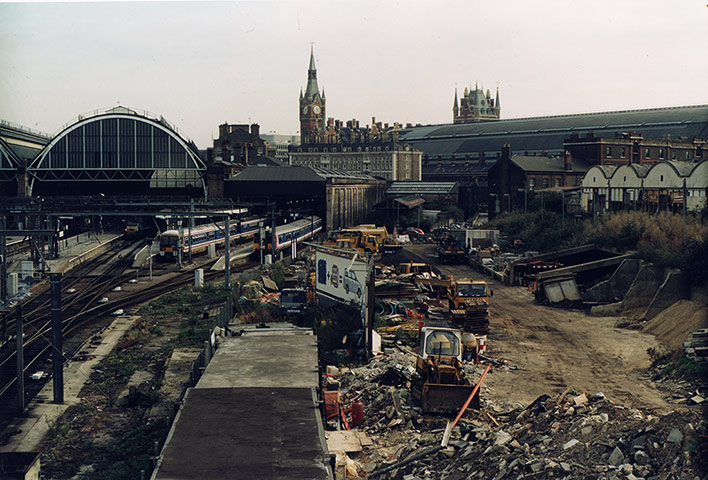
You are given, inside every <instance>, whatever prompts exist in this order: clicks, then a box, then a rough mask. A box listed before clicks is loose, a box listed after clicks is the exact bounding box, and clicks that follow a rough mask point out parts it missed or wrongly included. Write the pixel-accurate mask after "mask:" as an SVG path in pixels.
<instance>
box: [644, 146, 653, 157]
mask: <svg viewBox="0 0 708 480" xmlns="http://www.w3.org/2000/svg"><path fill="white" fill-rule="evenodd" d="M644 158H646V159H647V160H649V159H650V158H651V150H649V149H648V148H645V149H644Z"/></svg>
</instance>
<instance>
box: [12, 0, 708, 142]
mask: <svg viewBox="0 0 708 480" xmlns="http://www.w3.org/2000/svg"><path fill="white" fill-rule="evenodd" d="M311 43H314V51H315V60H316V63H317V76H318V82H319V85H320V89H322V88H323V87H324V89H325V93H326V97H327V116H329V117H334V118H337V119H340V120H348V119H352V118H357V119H359V120H360V122H361V124H362V125H364V124H369V123H371V117H372V116H375V117H376V120H377V121H383V122H388V123H393V122H401V123H408V122H410V123H423V124H430V123H449V122H451V119H452V103H453V96H454V90H455V87H457V88H458V89H459V91H460V94H461V92H462V90H464V88H465V87H466V86H470V85H474V84H475V82H477V83H479V85H480V86H483V87H484V89H487V88H488V89H490V90H491V91H492V92H494V91H495V89H496V88H497V86H498V87H499V93H500V100H501V102H500V103H501V115H502V118H519V117H530V116H545V115H558V114H569V113H585V112H599V111H609V110H625V109H636V108H654V107H667V106H679V105H697V104H706V103H708V7H707V6H706V1H705V0H700V1H697V0H680V1H670V0H638V1H623V0H610V1H605V0H599V1H598V0H595V1H592V2H579V1H569V0H558V1H546V0H535V1H496V2H490V1H488V2H481V1H473V0H464V1H434V0H426V1H419V0H400V1H382V0H378V1H369V0H357V1H332V0H327V1H311V0H307V1H294V0H293V1H281V2H269V1H249V2H213V3H212V2H208V3H207V2H155V3H145V2H133V3H110V2H109V3H106V2H101V3H0V119H3V120H7V121H11V122H15V123H19V124H21V125H24V126H27V127H31V128H34V129H37V130H40V131H44V132H47V133H57V132H58V131H59V130H60V129H61V128H62V126H63V125H64V124H66V123H68V122H72V121H73V120H74V119H75V118H76V117H77V116H78V115H80V114H82V113H86V112H90V111H93V110H105V109H107V108H111V107H113V106H116V105H118V104H120V105H124V106H127V107H130V108H133V109H136V110H141V111H143V110H144V111H149V112H152V113H154V114H157V115H162V116H164V117H165V119H167V120H168V121H169V122H171V123H172V124H173V125H175V126H176V127H178V128H179V130H180V132H181V133H183V134H184V135H185V136H187V137H189V138H191V139H192V140H194V141H195V142H196V143H197V145H198V146H199V147H200V148H206V147H208V146H210V145H211V139H212V138H213V137H214V136H216V134H217V131H218V125H219V124H221V123H224V122H228V123H258V124H260V126H261V132H264V133H269V132H276V133H281V134H295V133H297V132H299V121H298V96H299V93H300V89H303V90H304V88H305V85H306V83H307V67H308V61H309V55H310V44H311Z"/></svg>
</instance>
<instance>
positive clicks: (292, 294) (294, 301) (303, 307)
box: [279, 288, 308, 316]
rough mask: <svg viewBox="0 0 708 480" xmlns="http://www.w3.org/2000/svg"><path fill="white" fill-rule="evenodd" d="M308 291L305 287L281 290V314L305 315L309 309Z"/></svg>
mask: <svg viewBox="0 0 708 480" xmlns="http://www.w3.org/2000/svg"><path fill="white" fill-rule="evenodd" d="M307 305H308V302H307V292H306V291H305V289H304V288H283V289H282V290H281V291H280V302H279V309H280V314H281V315H283V316H285V315H303V314H304V313H305V312H306V311H307Z"/></svg>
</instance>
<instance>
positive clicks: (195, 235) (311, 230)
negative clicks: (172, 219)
mask: <svg viewBox="0 0 708 480" xmlns="http://www.w3.org/2000/svg"><path fill="white" fill-rule="evenodd" d="M267 220H268V219H267V218H265V217H261V218H259V217H255V218H248V219H244V220H242V221H240V222H239V221H237V220H234V221H233V222H232V223H230V224H229V230H230V237H231V244H232V247H233V246H239V245H242V246H245V245H248V244H250V245H252V246H253V249H254V251H255V250H256V249H257V248H258V246H259V245H260V244H264V245H265V246H266V249H267V250H266V252H268V253H269V252H272V235H271V229H270V228H269V227H266V229H265V241H264V242H259V241H258V236H259V226H258V225H259V223H260V222H263V223H264V224H265V223H266V222H267ZM217 225H218V226H217ZM323 226H324V222H323V221H322V219H321V218H320V217H316V216H313V217H308V218H303V219H301V220H296V221H294V222H292V223H288V224H283V225H279V226H277V227H275V233H276V234H275V246H276V250H283V249H285V248H288V247H290V246H291V245H292V243H293V241H295V242H301V241H304V240H307V239H308V238H310V237H312V236H313V235H314V234H316V233H318V232H321V231H322V228H323ZM223 230H224V222H219V223H218V224H213V223H212V224H210V225H203V226H199V227H195V228H193V229H192V232H191V237H190V235H189V233H190V232H189V231H188V230H187V229H182V235H180V232H179V231H178V230H166V231H165V232H163V233H162V234H161V235H160V256H162V257H166V258H174V257H175V256H176V255H177V252H178V251H179V250H180V248H181V250H182V256H183V257H184V256H186V255H187V254H188V253H189V245H190V239H191V245H192V253H193V254H194V253H200V252H204V251H206V249H207V247H208V246H209V245H217V246H219V247H221V246H223V245H224V233H223Z"/></svg>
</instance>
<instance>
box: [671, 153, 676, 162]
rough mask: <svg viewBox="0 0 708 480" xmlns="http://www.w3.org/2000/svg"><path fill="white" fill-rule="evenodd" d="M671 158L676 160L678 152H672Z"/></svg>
mask: <svg viewBox="0 0 708 480" xmlns="http://www.w3.org/2000/svg"><path fill="white" fill-rule="evenodd" d="M671 160H676V152H671Z"/></svg>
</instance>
